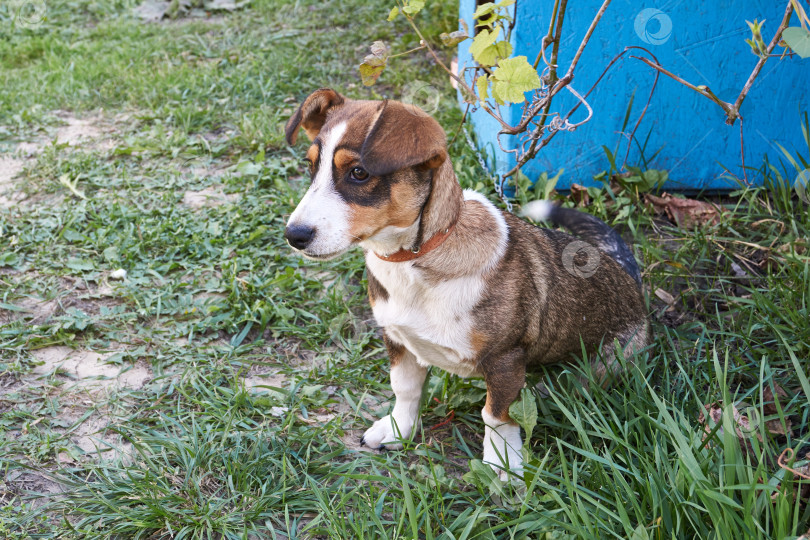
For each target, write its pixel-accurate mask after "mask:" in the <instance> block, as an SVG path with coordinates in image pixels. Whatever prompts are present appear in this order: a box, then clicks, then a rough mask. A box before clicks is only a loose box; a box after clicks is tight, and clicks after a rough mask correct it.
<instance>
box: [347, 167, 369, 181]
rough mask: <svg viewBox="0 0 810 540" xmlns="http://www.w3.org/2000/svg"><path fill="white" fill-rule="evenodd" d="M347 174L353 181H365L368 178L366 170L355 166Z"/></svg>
mask: <svg viewBox="0 0 810 540" xmlns="http://www.w3.org/2000/svg"><path fill="white" fill-rule="evenodd" d="M349 176H350V177H351V179H352V180H354V181H355V182H365V181H366V180H368V171H367V170H365V169H363V168H362V167H355V168H354V169H352V170H351V172H349Z"/></svg>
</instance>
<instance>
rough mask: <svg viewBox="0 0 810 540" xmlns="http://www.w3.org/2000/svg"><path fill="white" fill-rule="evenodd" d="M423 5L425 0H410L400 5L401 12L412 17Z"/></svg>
mask: <svg viewBox="0 0 810 540" xmlns="http://www.w3.org/2000/svg"><path fill="white" fill-rule="evenodd" d="M424 7H425V0H410V2H408V4H407V5H405V6H402V13H404V14H406V15H410V16H411V17H413V16H414V15H416V14H417V13H419V12H420V11H422V10H423V9H424Z"/></svg>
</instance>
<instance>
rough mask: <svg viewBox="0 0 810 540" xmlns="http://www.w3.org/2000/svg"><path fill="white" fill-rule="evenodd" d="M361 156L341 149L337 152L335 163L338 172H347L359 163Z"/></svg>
mask: <svg viewBox="0 0 810 540" xmlns="http://www.w3.org/2000/svg"><path fill="white" fill-rule="evenodd" d="M359 161H360V154H358V153H357V152H353V151H351V150H347V149H345V148H341V149H339V150H337V151H336V152H335V157H334V163H335V167H337V169H338V171H341V172H343V171H347V170H349V168H350V167H351V166H353V165H354V164H355V163H359Z"/></svg>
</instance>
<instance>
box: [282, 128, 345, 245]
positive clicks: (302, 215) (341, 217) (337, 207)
mask: <svg viewBox="0 0 810 540" xmlns="http://www.w3.org/2000/svg"><path fill="white" fill-rule="evenodd" d="M345 133H346V123H345V122H343V123H341V124H338V125H336V126H335V127H334V128H332V129H331V130H329V132H327V133H322V135H323V137H321V140H323V143H322V144H321V148H320V152H319V156H318V160H319V166H318V171H317V173H316V174H315V178H314V179H313V180H312V185H311V186H310V187H309V190H308V191H307V193H306V195H304V198H303V199H301V202H300V203H298V206H297V207H296V209H295V211H294V212H293V213H292V215H291V216H290V219H289V221H288V222H287V226H288V227H289V226H303V227H309V228H313V229H315V235H314V237H313V239H312V242H311V243H310V244H309V245H308V246H307V247H306V248H305V249H304V250H302V251H300V253H301V254H303V255H304V256H305V257H309V258H312V259H331V258H333V257H336V256H338V255H340V254H341V253H343V252H345V251H346V250H347V249H349V248H350V247H351V245H352V241H351V236H350V234H349V215H350V209H349V206H348V205H347V204H346V201H344V200H343V199H342V198H341V197H340V195H339V194H338V192H337V191H336V190H335V184H334V179H333V178H332V163H333V159H334V156H335V148H336V147H337V145H338V144H339V143H340V141H341V139H343V135H344V134H345Z"/></svg>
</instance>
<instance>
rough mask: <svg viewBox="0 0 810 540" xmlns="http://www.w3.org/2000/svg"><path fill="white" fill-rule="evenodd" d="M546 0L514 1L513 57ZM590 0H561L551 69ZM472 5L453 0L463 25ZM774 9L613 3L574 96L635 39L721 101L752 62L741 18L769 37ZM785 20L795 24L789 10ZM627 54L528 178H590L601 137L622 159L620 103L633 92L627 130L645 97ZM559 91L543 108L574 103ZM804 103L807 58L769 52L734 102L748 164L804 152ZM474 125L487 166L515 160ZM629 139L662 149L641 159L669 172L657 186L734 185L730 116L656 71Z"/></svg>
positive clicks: (536, 40)
mask: <svg viewBox="0 0 810 540" xmlns="http://www.w3.org/2000/svg"><path fill="white" fill-rule="evenodd" d="M553 5H554V3H553V1H551V0H544V1H534V0H531V1H530V0H518V1H517V4H516V5H515V6H514V10H515V17H516V25H515V29H514V31H513V33H512V44H513V46H514V49H515V54H516V55H525V56H527V57H528V59H529V62H533V61H534V59H535V57H536V55H537V53H538V51H539V48H540V42H541V40H542V38H543V36H544V35H546V33H547V32H548V24H549V19H550V15H551V13H550V12H551V9H552V7H553ZM600 5H601V0H578V1H577V2H569V3H568V10H567V12H566V15H565V22H564V26H563V33H562V43H561V47H560V59H559V66H560V68H559V73H560V76H562V75H563V74H565V72H566V70H567V69H568V66H569V64H570V62H571V59H572V57H573V54H574V52H575V51H576V49H577V47H578V46H579V43H580V41H581V39H582V37H583V36H584V34H585V32H586V30H587V29H588V26H589V25H590V23H591V20H592V19H593V16H594V15H595V14H596V12H597V11H598V9H599V7H600ZM475 7H476V1H475V0H460V17H461V18H462V19H464V20H465V21H466V22H467V24H468V25H469V27H470V29H471V30H472V29H473V28H474V21H473V19H472V14H473V12H474V11H475ZM784 9H785V5H784V2H781V1H778V2H777V1H774V0H717V1H715V2H706V1H705V0H670V1H657V2H652V3H650V4H641V3H639V2H634V1H632V0H614V2H612V3H611V4H610V6H609V7H608V9H607V11H606V13H605V15H604V17H603V18H602V21H601V22H600V24H599V26H598V27H597V29H596V31H595V33H594V35H593V36H592V38H591V40H590V42H589V43H588V46H587V48H586V49H585V52H584V54H583V56H582V59H581V60H580V62H579V65H578V67H577V71H575V77H574V81H573V83H572V86H573V87H574V89H576V90H577V91H578V92H579V93H581V94H584V93H585V92H586V91H587V90H588V89H589V88H590V87H591V85H592V84H593V83H594V82H595V81H596V79H597V78H598V77H599V75H600V74H601V73H602V71H603V70H604V68H605V66H607V64H608V63H609V62H610V60H611V59H613V57H614V56H616V55H617V54H619V53H620V52H621V51H622V50H624V48H625V47H626V46H628V45H638V46H642V47H645V48H647V49H648V50H650V51H651V52H652V53H653V54H654V55H655V56H656V57H657V58H658V60H659V62H660V63H661V65H663V66H664V67H665V68H666V69H668V70H669V71H671V72H672V73H675V74H676V75H679V76H681V77H682V78H684V79H685V80H687V81H689V82H691V83H692V84H695V85H707V86H708V87H709V88H710V89H711V90H712V91H713V92H714V93H715V95H717V96H718V97H719V98H720V99H722V100H724V101H727V102H730V103H733V102H734V101H735V100H736V98H737V96H738V94H739V93H740V90H741V89H742V87H743V86H744V84H745V81H746V80H747V79H748V76H749V75H750V73H751V71H752V70H753V69H754V66H755V65H756V63H757V60H758V59H757V57H756V56H754V54H753V53H752V52H751V49H750V47H749V46H748V45H747V44H746V43H745V39H747V38H750V30H749V29H748V25H747V24H746V22H745V21H746V20H749V21H753V20H754V19H759V20H763V19H765V20H766V21H767V22H766V24H765V26H764V29H763V39H764V40H765V42H766V43H768V42H769V41H770V39H771V38H772V37H773V33H774V32H775V31H776V29H777V28H778V27H779V24H780V23H781V20H782V17H783V15H784ZM791 24H792V25H794V26H795V25H796V24H797V23H796V22H795V16H794V19H793V22H792V23H791ZM471 43H472V40H466V41H464V42H462V43H461V44H460V45H459V66H460V67H462V66H464V65H466V66H472V65H473V64H474V63H473V60H472V57H471V55H470V53H469V48H470V44H471ZM781 50H782V49H781V48H778V47H777V49H776V51H781ZM626 56H627V55H625V59H623V60H620V61H619V62H618V63H617V64H616V65H614V66H613V67H612V68H611V70H610V71H608V73H607V74H606V75H605V77H604V79H603V80H602V81H601V83H600V84H599V85H598V86H597V88H596V90H594V92H593V93H592V94H591V96H590V97H589V98H588V103H589V104H590V105H591V106H592V107H593V110H594V116H593V118H592V119H591V121H590V122H588V123H587V124H585V125H583V126H581V127H580V128H578V129H577V130H576V131H574V132H569V133H565V132H563V133H558V134H557V135H556V136H555V138H554V139H553V140H552V141H551V143H550V144H549V145H548V146H546V147H545V148H544V149H543V150H541V152H540V153H539V154H538V155H537V156H536V157H535V158H534V159H533V160H532V161H530V162H529V163H528V164H527V165H526V166H525V167H524V168H523V172H524V173H525V174H527V176H528V177H529V178H531V179H535V178H536V177H537V176H538V175H539V174H540V173H541V172H544V171H548V172H551V173H554V172H556V171H557V170H559V169H565V172H564V173H563V175H562V177H561V179H560V182H559V183H558V184H557V186H558V188H561V189H566V188H567V187H568V186H570V184H571V183H579V184H584V185H599V183H597V182H594V181H593V179H592V177H593V175H595V174H597V173H599V172H601V171H604V170H606V169H608V168H609V164H608V160H607V158H606V155H605V152H604V150H603V149H602V145H605V146H607V147H608V148H610V150H611V151H615V150H616V149H617V148H618V149H619V150H618V152H617V162H618V164H619V165H621V163H622V160H623V158H624V156H625V153H626V151H627V144H628V143H627V138H626V137H623V136H622V135H621V134H620V133H619V132H620V131H621V129H622V124H623V122H624V118H625V114H626V111H627V106H628V104H629V102H630V99H631V96H633V95H635V100H634V104H633V108H632V112H631V116H630V124H629V125H628V127H627V130H626V131H627V133H629V131H630V130H631V129H632V127H633V124H634V123H635V121H636V119H637V118H638V115H639V114H640V112H641V110H642V109H643V107H644V104H645V103H646V101H647V97H648V95H649V92H650V88H651V86H652V83H653V80H654V75H655V71H654V70H653V69H652V68H650V67H649V66H647V65H645V64H643V63H642V62H641V61H639V60H635V59H631V58H626ZM560 97H561V98H562V99H558V98H560ZM558 98H555V102H554V104H553V108H554V110H557V111H559V112H561V113H562V114H563V115H564V114H565V113H567V112H568V110H570V108H571V107H572V106H573V105H574V104H575V103H576V101H575V99H574V98H573V97H572V96H571V95H570V94H568V92H565V91H564V92H563V93H562V94H558ZM463 106H465V105H464V104H463V103H462V107H463ZM807 110H810V59H807V60H801V59H800V58H798V57H797V56H794V57H792V58H786V59H784V60H780V59H779V58H770V59H769V60H768V61H767V63H766V64H765V66H764V68H763V70H762V72H761V73H760V75H759V77H758V78H757V80H756V82H755V83H754V85H753V87H752V88H751V90H750V92H749V93H748V97H747V98H746V100H745V102H744V103H743V106H742V109H741V111H740V112H741V114H742V116H743V118H744V123H743V136H744V141H745V163H746V165H747V166H755V167H759V166H760V165H761V164H762V160H763V156H764V155H765V154H768V155H769V157H770V158H771V159H772V160H778V159H779V157H781V156H782V153H781V151H780V150H779V148H778V147H777V146H776V143H779V144H781V145H782V146H784V147H785V148H787V149H788V150H794V149H801V148H803V147H804V153H805V154H806V152H807V149H806V144H804V142H803V138H802V133H801V120H800V114H801V113H802V112H803V111H807ZM502 111H503V115H504V118H505V119H506V120H507V121H510V122H511V124H512V125H515V124H516V123H518V121H519V119H520V113H521V106H519V105H512V106H507V107H504V108H502ZM585 117H586V110H585V109H584V107H580V108H579V109H578V110H577V112H576V113H574V116H573V117H572V118H571V121H572V122H576V121H578V120H581V119H584V118H585ZM472 123H473V126H474V129H475V132H476V134H477V138H478V142H479V145H480V147H481V148H482V149H483V150H484V151H485V152H486V153H487V154H488V155H489V157H490V159H492V161H493V162H494V163H493V164H494V167H495V168H496V169H497V172H498V173H503V172H505V171H507V170H508V169H510V168H511V167H512V166H513V165H514V159H513V158H512V156H511V155H507V154H504V153H503V152H501V151H500V150H498V144H497V141H496V134H497V132H498V130H499V125H498V123H497V122H496V121H495V120H493V119H492V118H491V117H490V116H489V115H487V113H485V112H484V111H482V110H478V111H476V112H474V113H473V114H472ZM635 138H636V140H637V141H638V144H641V145H643V144H644V142H645V140H646V147H645V150H644V155H645V156H646V157H647V159H648V160H649V158H650V157H652V156H653V155H654V154H655V153H656V152H657V151H659V150H660V152H659V153H658V154H657V155H656V156H655V157H654V158H653V159H651V160H650V161H649V163H648V166H649V167H650V168H655V169H666V170H668V171H669V178H670V181H669V182H668V183H667V184H666V185H665V186H664V188H665V189H667V190H675V191H695V190H707V191H718V190H728V189H734V188H736V187H738V184H737V183H736V182H735V181H734V180H733V179H730V178H728V174H727V173H725V170H724V167H725V168H727V169H728V170H729V171H731V172H732V173H733V174H735V175H737V176H738V177H739V178H742V167H741V165H742V162H741V156H740V125H739V120H738V121H737V123H735V124H734V125H733V126H728V125H727V124H726V123H725V114H724V113H723V111H722V109H720V108H719V107H718V106H717V105H715V104H714V103H712V102H711V101H709V100H708V99H706V98H705V97H703V96H701V95H699V94H697V93H696V92H694V91H693V90H690V89H688V88H687V87H685V86H683V85H681V84H679V83H677V82H676V81H674V80H672V79H670V78H669V77H667V76H665V75H663V74H662V75H661V76H660V77H659V81H658V87H657V89H656V91H655V93H654V95H653V98H652V101H651V103H650V106H649V109H648V110H647V113H646V115H645V117H644V119H643V121H642V122H641V125H640V126H639V128H638V130H637V131H636V134H635ZM501 141H502V143H504V142H505V143H508V144H514V140H513V138H507V137H501ZM641 163H642V157H641V153H640V150H639V148H638V145H637V144H636V143H633V144H632V145H631V149H630V153H629V157H628V159H627V164H628V165H638V164H641ZM750 176H751V175H749V177H750Z"/></svg>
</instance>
